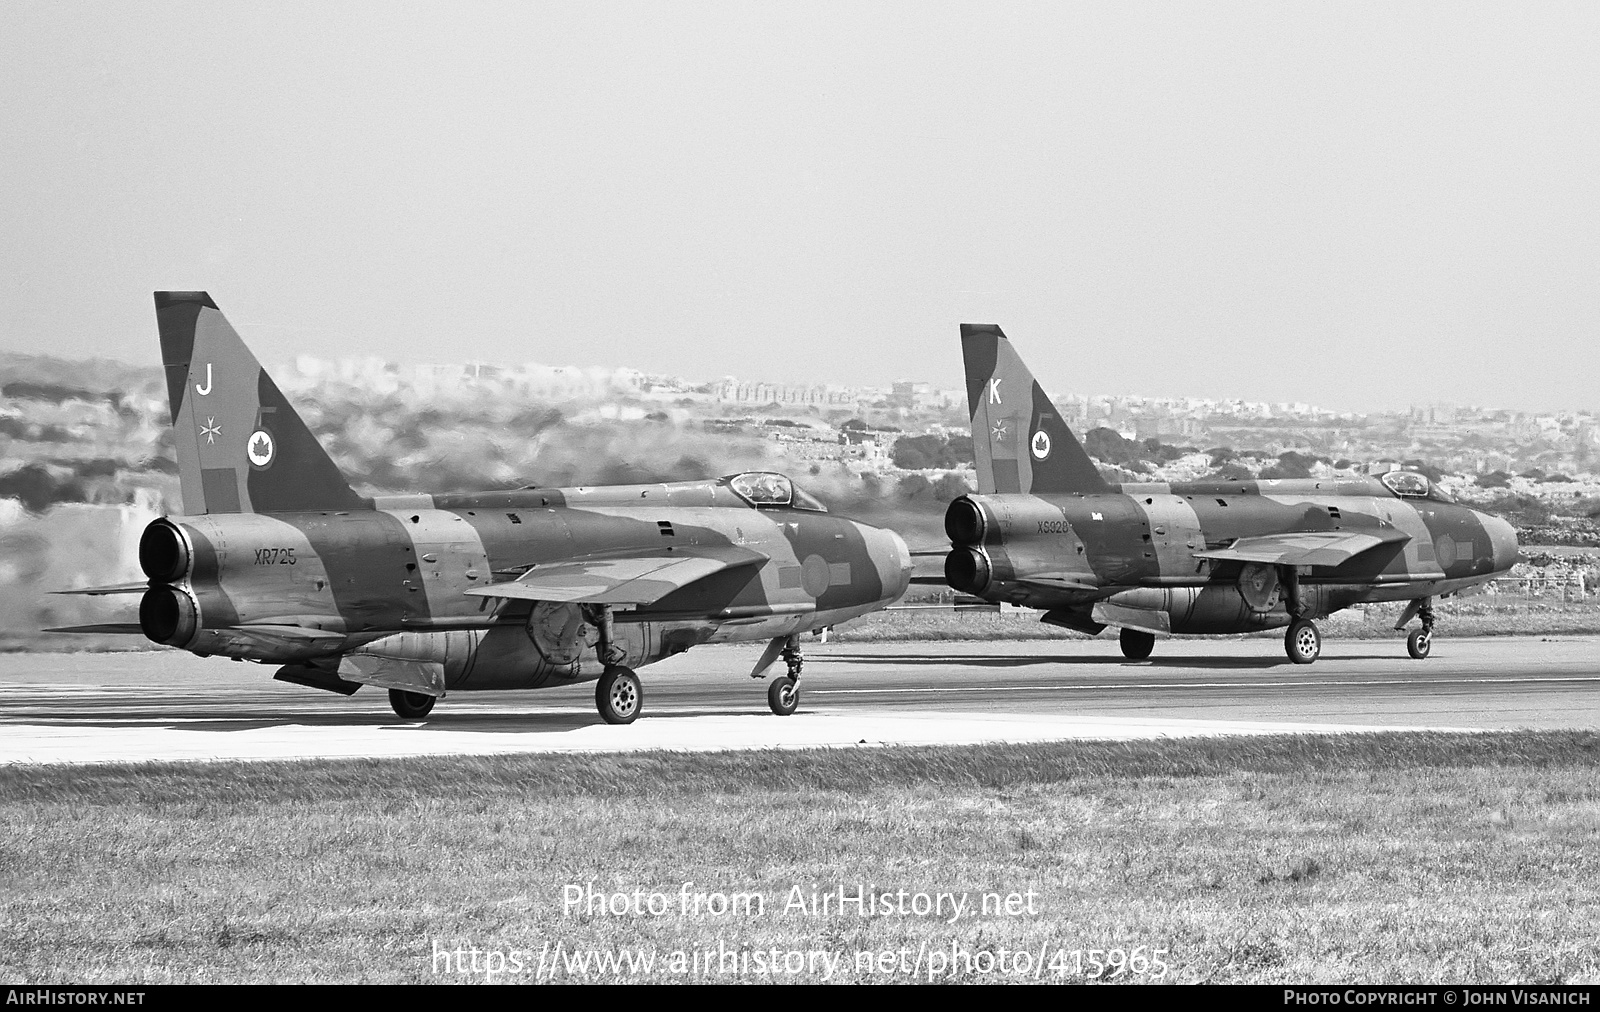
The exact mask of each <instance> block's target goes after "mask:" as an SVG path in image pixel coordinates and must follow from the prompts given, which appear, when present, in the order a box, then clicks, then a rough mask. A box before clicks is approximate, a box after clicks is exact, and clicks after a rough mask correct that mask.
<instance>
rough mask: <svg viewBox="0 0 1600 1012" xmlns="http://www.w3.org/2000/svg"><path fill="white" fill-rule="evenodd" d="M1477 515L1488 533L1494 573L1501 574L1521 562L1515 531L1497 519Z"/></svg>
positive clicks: (1482, 514) (1487, 515)
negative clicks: (1492, 552)
mask: <svg viewBox="0 0 1600 1012" xmlns="http://www.w3.org/2000/svg"><path fill="white" fill-rule="evenodd" d="M1478 515H1479V517H1481V518H1482V520H1483V529H1484V530H1485V531H1487V532H1488V534H1489V544H1490V546H1491V547H1492V549H1493V551H1494V571H1495V572H1497V573H1502V572H1505V571H1506V570H1508V569H1510V568H1511V567H1512V566H1514V565H1516V564H1517V563H1519V562H1521V561H1522V555H1521V553H1520V552H1519V551H1518V550H1517V531H1516V529H1515V528H1514V527H1512V526H1511V525H1510V524H1508V523H1506V522H1505V521H1504V520H1502V519H1500V518H1499V517H1496V516H1490V515H1489V514H1487V513H1480V514H1478Z"/></svg>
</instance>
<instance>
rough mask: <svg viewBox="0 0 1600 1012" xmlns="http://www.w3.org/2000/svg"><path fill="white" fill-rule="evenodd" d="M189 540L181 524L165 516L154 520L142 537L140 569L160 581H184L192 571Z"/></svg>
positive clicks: (140, 539)
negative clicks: (190, 569) (184, 577)
mask: <svg viewBox="0 0 1600 1012" xmlns="http://www.w3.org/2000/svg"><path fill="white" fill-rule="evenodd" d="M189 560H190V552H189V542H188V539H186V538H185V537H184V536H183V532H182V531H180V530H179V529H178V525H177V524H175V523H173V522H172V521H171V520H168V519H167V518H166V517H162V518H160V519H159V520H152V521H151V522H150V524H149V526H147V527H145V529H144V534H143V535H142V536H141V537H140V538H139V568H140V569H142V570H144V575H145V576H148V577H149V578H150V579H152V580H154V581H156V582H157V583H171V582H173V581H174V580H181V579H182V578H183V576H184V574H185V573H187V572H188V571H189Z"/></svg>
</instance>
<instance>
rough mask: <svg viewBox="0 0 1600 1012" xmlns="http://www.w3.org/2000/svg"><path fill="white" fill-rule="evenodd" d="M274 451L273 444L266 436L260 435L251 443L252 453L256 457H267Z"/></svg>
mask: <svg viewBox="0 0 1600 1012" xmlns="http://www.w3.org/2000/svg"><path fill="white" fill-rule="evenodd" d="M271 452H272V445H271V444H270V443H268V442H267V437H266V436H261V435H258V436H256V438H255V442H253V443H251V444H250V453H251V454H252V455H253V456H256V457H265V456H267V455H268V454H270V453H271Z"/></svg>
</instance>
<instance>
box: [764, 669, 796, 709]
mask: <svg viewBox="0 0 1600 1012" xmlns="http://www.w3.org/2000/svg"><path fill="white" fill-rule="evenodd" d="M767 705H768V706H770V707H772V712H773V713H775V714H777V715H778V716H780V717H787V716H789V714H791V713H793V712H794V709H795V707H797V706H799V705H800V684H799V683H798V682H796V681H795V680H794V679H793V678H790V677H789V676H788V675H784V676H783V677H782V678H774V679H773V680H772V684H770V685H768V686H767Z"/></svg>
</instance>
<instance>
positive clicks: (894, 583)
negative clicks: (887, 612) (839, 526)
mask: <svg viewBox="0 0 1600 1012" xmlns="http://www.w3.org/2000/svg"><path fill="white" fill-rule="evenodd" d="M864 533H866V535H867V537H866V541H867V548H868V551H869V552H870V553H871V555H872V559H873V561H874V562H876V563H877V564H878V573H879V575H880V576H881V577H882V580H883V596H884V599H885V600H888V601H893V600H894V599H895V598H898V597H899V596H900V595H901V594H904V593H905V592H906V588H907V587H909V586H911V549H909V548H907V547H906V543H905V539H903V538H901V537H900V535H898V534H896V533H895V532H894V531H891V530H885V529H884V528H882V527H873V528H868V529H867V530H866V531H865V532H864Z"/></svg>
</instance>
